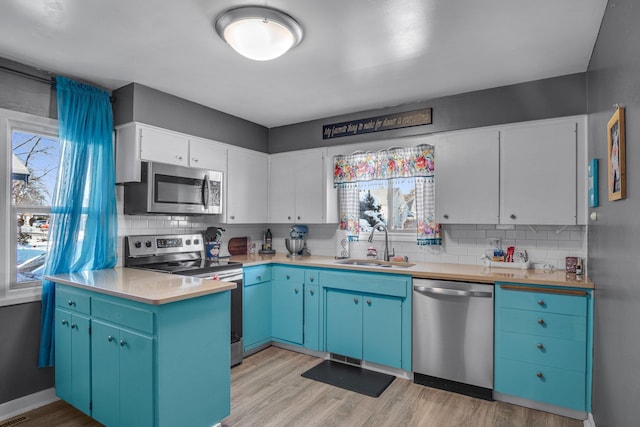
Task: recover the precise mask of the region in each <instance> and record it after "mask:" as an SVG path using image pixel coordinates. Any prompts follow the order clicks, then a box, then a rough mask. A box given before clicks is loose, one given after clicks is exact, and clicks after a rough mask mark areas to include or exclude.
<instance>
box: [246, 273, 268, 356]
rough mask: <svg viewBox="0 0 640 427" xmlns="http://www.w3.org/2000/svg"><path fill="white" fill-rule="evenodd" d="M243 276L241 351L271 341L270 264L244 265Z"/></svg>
mask: <svg viewBox="0 0 640 427" xmlns="http://www.w3.org/2000/svg"><path fill="white" fill-rule="evenodd" d="M243 276H244V277H243V288H244V289H243V295H242V330H243V331H242V336H243V337H242V340H243V347H244V348H243V351H250V350H252V349H254V348H256V347H259V346H261V345H264V344H266V343H268V342H270V341H271V313H272V309H271V266H269V265H259V266H255V267H246V268H244V270H243Z"/></svg>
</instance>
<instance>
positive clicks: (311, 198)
mask: <svg viewBox="0 0 640 427" xmlns="http://www.w3.org/2000/svg"><path fill="white" fill-rule="evenodd" d="M269 162H270V167H269V222H270V223H274V224H293V223H305V224H321V223H323V222H324V219H325V214H324V200H325V194H324V188H325V186H324V149H312V150H300V151H293V152H287V153H282V154H272V155H271V156H270V158H269Z"/></svg>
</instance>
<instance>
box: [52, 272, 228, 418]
mask: <svg viewBox="0 0 640 427" xmlns="http://www.w3.org/2000/svg"><path fill="white" fill-rule="evenodd" d="M47 279H48V280H51V281H53V282H55V283H56V314H55V322H56V325H55V340H56V368H57V369H56V393H57V395H58V396H59V397H60V398H62V399H63V400H65V401H67V402H69V403H71V404H72V405H74V406H75V407H77V408H78V409H80V410H81V411H83V412H85V413H86V414H88V415H90V416H92V417H93V418H95V419H96V420H98V421H99V422H101V423H102V424H105V425H109V426H174V425H215V424H217V423H219V422H220V421H221V420H222V419H223V418H225V417H226V416H228V415H229V413H230V406H231V397H230V388H231V386H230V381H231V380H230V375H231V373H230V368H229V366H230V342H229V330H230V292H229V291H230V290H231V289H234V288H235V287H236V285H235V284H234V283H228V282H220V281H215V280H207V279H200V278H193V277H184V276H176V275H169V274H163V273H155V272H149V271H144V270H136V269H129V268H114V269H105V270H96V271H85V272H78V273H68V274H58V275H52V276H48V277H47Z"/></svg>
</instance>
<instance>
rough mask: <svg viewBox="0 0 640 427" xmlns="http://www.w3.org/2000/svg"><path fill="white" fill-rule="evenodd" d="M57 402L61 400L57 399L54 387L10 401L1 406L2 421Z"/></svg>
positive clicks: (0, 419)
mask: <svg viewBox="0 0 640 427" xmlns="http://www.w3.org/2000/svg"><path fill="white" fill-rule="evenodd" d="M56 400H59V399H58V398H57V397H56V389H55V388H53V387H51V388H48V389H46V390H42V391H39V392H37V393H33V394H29V395H27V396H23V397H19V398H17V399H14V400H10V401H9V402H5V403H2V404H0V421H4V420H8V419H9V418H13V417H15V416H16V415H20V414H23V413H25V412H28V411H30V410H32V409H36V408H39V407H41V406H44V405H48V404H49V403H52V402H55V401H56Z"/></svg>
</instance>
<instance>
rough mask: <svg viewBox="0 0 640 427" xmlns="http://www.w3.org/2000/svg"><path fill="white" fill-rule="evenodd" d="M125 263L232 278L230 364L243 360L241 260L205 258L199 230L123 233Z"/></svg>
mask: <svg viewBox="0 0 640 427" xmlns="http://www.w3.org/2000/svg"><path fill="white" fill-rule="evenodd" d="M124 249H125V260H124V265H125V267H129V268H140V269H143V270H150V271H157V272H160V273H169V274H179V275H182V276H192V277H201V278H207V279H214V280H222V281H225V282H234V283H235V284H236V286H237V287H236V289H233V290H232V291H231V366H235V365H238V364H240V363H242V263H239V262H233V261H229V260H227V259H224V258H223V259H206V258H205V252H204V243H203V239H202V235H201V234H166V235H161V236H152V235H151V236H126V237H125V241H124Z"/></svg>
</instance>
